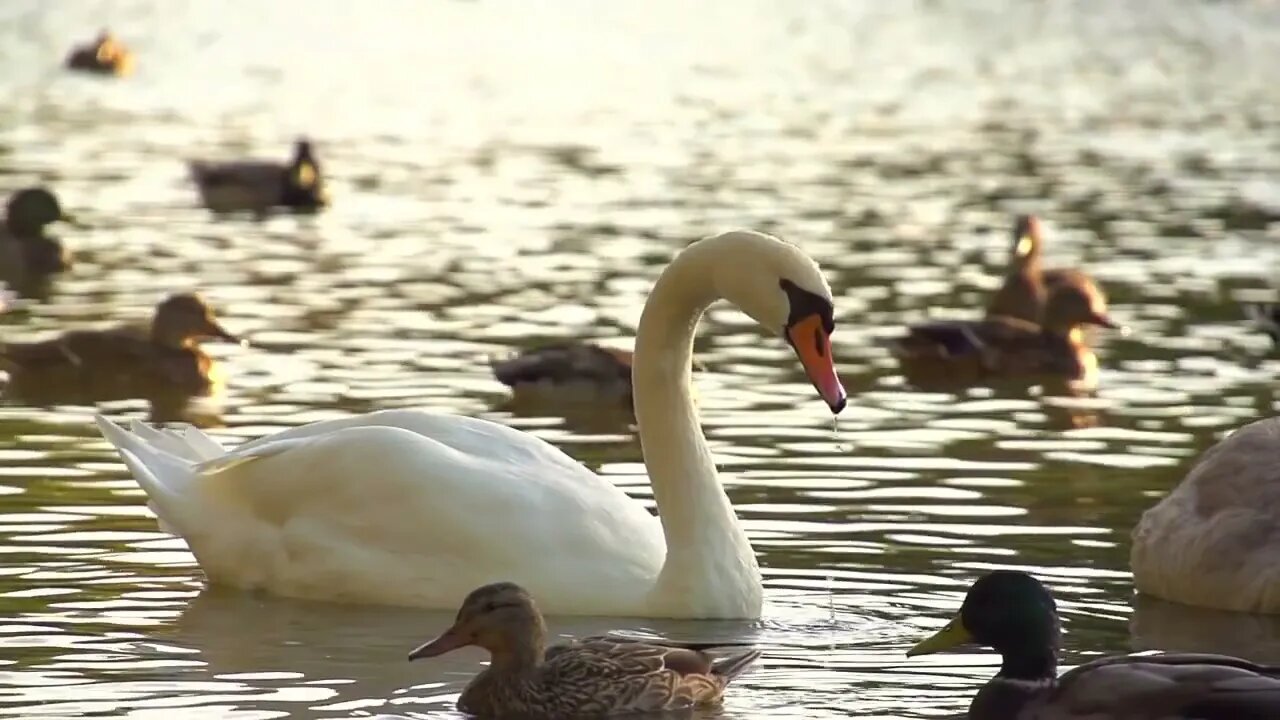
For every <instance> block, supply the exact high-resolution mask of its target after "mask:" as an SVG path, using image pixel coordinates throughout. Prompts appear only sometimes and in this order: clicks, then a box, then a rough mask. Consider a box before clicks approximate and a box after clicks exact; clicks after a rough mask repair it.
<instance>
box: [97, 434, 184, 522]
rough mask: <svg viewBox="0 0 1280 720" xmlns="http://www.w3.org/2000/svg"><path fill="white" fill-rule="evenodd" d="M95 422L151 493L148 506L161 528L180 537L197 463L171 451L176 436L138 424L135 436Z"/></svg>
mask: <svg viewBox="0 0 1280 720" xmlns="http://www.w3.org/2000/svg"><path fill="white" fill-rule="evenodd" d="M94 419H95V420H96V421H97V423H98V428H99V429H100V430H101V431H102V436H103V437H105V438H106V439H107V442H110V443H111V444H112V445H114V446H115V448H116V451H117V452H119V453H120V459H121V460H123V461H124V464H125V465H126V466H127V467H128V468H129V472H131V473H133V478H134V480H136V481H137V482H138V485H139V486H140V487H141V488H142V489H143V491H144V492H146V493H147V505H148V506H149V507H150V508H151V511H152V512H154V513H155V514H156V516H157V517H159V518H160V525H161V527H163V528H164V529H165V531H166V532H170V533H174V534H178V533H177V532H176V527H175V526H177V525H180V523H179V522H178V521H177V518H178V517H179V516H180V514H181V512H182V508H183V507H184V506H185V505H184V501H183V499H182V498H183V496H184V495H185V494H186V493H187V492H188V491H189V490H190V486H191V484H192V479H193V478H194V476H195V464H194V462H192V461H191V460H188V459H186V458H185V457H183V455H184V453H180V452H171V451H170V448H171V447H173V446H174V444H175V438H174V436H172V435H166V434H164V433H162V432H161V431H158V430H153V429H151V428H149V427H146V426H144V425H141V424H137V423H135V425H134V430H135V432H130V431H128V430H125V429H124V428H122V427H120V426H119V425H117V424H115V423H113V422H111V421H110V420H108V419H107V418H105V417H103V416H101V415H96V416H95V417H94ZM139 431H140V432H139Z"/></svg>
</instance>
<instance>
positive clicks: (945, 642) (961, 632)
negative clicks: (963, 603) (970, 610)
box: [907, 617, 973, 657]
mask: <svg viewBox="0 0 1280 720" xmlns="http://www.w3.org/2000/svg"><path fill="white" fill-rule="evenodd" d="M971 642H973V635H970V634H969V631H968V630H967V629H966V628H965V626H964V623H963V622H961V621H960V618H959V617H957V618H955V619H954V620H952V621H951V622H949V623H947V625H946V627H944V628H942V629H941V630H939V631H938V632H936V633H934V634H932V635H930V636H929V637H927V638H925V639H924V640H921V641H920V642H919V643H916V646H915V647H913V648H911V649H910V650H908V651H907V657H915V656H916V655H929V654H931V653H936V652H941V651H943V650H950V649H951V648H953V647H958V646H960V645H964V644H965V643H971Z"/></svg>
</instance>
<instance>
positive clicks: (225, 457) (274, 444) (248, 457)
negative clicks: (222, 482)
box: [194, 437, 315, 476]
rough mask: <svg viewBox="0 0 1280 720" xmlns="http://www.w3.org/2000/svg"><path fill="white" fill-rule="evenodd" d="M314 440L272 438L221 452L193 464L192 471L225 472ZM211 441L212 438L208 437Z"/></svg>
mask: <svg viewBox="0 0 1280 720" xmlns="http://www.w3.org/2000/svg"><path fill="white" fill-rule="evenodd" d="M312 440H315V438H313V437H300V438H290V439H288V440H273V441H271V442H267V443H263V444H261V445H256V446H254V447H253V448H251V449H249V450H244V451H236V452H231V453H226V452H224V453H222V454H221V455H218V456H217V457H214V458H212V459H210V460H205V461H203V462H201V463H199V464H198V465H196V466H195V468H194V471H195V473H196V474H197V475H201V476H209V475H215V474H217V473H220V472H225V471H227V470H230V469H231V468H234V467H239V466H241V465H247V464H249V463H251V462H256V461H258V460H262V459H264V458H269V457H272V456H275V455H279V454H280V453H282V452H285V451H288V450H292V449H294V448H297V447H301V446H303V445H306V444H308V443H310V442H311V441H312ZM209 441H210V442H213V439H212V438H210V439H209Z"/></svg>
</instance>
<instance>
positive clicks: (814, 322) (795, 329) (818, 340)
mask: <svg viewBox="0 0 1280 720" xmlns="http://www.w3.org/2000/svg"><path fill="white" fill-rule="evenodd" d="M786 335H787V342H788V343H790V344H791V349H793V350H795V352H796V357H798V358H800V365H801V366H803V367H804V374H805V375H808V376H809V382H811V383H813V387H814V388H815V389H816V390H817V391H818V394H819V395H821V396H822V399H823V401H824V402H826V403H827V407H829V408H831V412H833V413H836V414H839V413H840V411H841V410H843V409H844V406H845V403H847V402H848V399H849V397H848V395H847V394H846V393H845V391H844V386H843V385H841V384H840V376H839V375H837V374H836V366H835V363H834V362H833V360H832V357H831V336H830V335H829V334H827V328H826V326H824V325H823V323H822V318H821V317H819V316H818V315H817V314H813V315H809V316H807V317H803V318H801V319H799V320H797V321H795V322H794V323H791V324H790V325H788V326H787V331H786Z"/></svg>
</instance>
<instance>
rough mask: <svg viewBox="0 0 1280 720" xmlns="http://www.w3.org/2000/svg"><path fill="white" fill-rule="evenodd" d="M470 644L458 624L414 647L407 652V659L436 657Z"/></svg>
mask: <svg viewBox="0 0 1280 720" xmlns="http://www.w3.org/2000/svg"><path fill="white" fill-rule="evenodd" d="M470 644H471V640H470V639H469V638H468V637H467V636H466V633H463V632H460V631H459V630H458V626H457V625H454V626H453V627H451V628H449V629H448V630H445V631H444V632H443V633H441V634H440V637H438V638H436V639H435V640H432V641H431V642H429V643H424V644H422V645H419V646H418V647H416V648H414V649H413V650H412V651H410V653H409V660H411V661H412V660H420V659H422V658H429V657H436V656H437V655H443V654H445V653H447V652H449V651H451V650H457V649H458V648H460V647H466V646H467V645H470Z"/></svg>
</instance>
